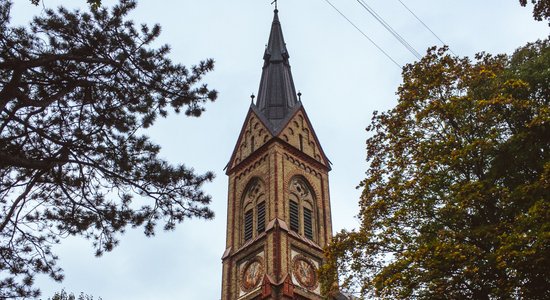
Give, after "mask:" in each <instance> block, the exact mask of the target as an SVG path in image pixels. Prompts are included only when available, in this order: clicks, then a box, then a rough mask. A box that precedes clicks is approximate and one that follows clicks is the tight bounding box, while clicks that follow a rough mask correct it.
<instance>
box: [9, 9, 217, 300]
mask: <svg viewBox="0 0 550 300" xmlns="http://www.w3.org/2000/svg"><path fill="white" fill-rule="evenodd" d="M135 6H136V3H135V1H130V0H121V1H120V3H119V4H118V5H116V6H114V7H113V8H112V9H110V10H108V9H106V8H92V9H91V11H90V12H82V11H68V10H66V9H64V8H59V9H58V10H57V11H53V10H49V9H48V10H46V11H45V12H44V13H43V15H41V16H39V17H36V18H35V19H34V20H32V22H31V23H30V25H29V26H28V27H12V26H10V22H9V21H10V17H9V14H10V9H11V3H10V2H9V1H6V0H0V252H1V255H0V298H2V299H5V298H11V297H32V296H37V295H38V294H39V290H38V289H37V288H35V287H34V286H33V279H34V276H35V275H36V274H40V273H43V274H49V276H51V277H52V278H53V279H55V280H58V281H60V280H62V279H63V274H62V270H61V269H60V268H59V267H58V266H57V264H56V260H57V257H56V256H55V254H54V253H52V250H51V245H52V244H55V243H59V242H60V240H61V239H62V238H63V237H66V236H68V235H76V236H83V237H85V238H88V239H91V240H92V241H93V246H94V247H95V250H96V254H97V255H100V254H102V253H103V252H104V251H110V250H111V249H113V247H115V246H116V245H117V243H118V241H117V233H121V232H123V231H124V230H125V229H126V228H128V227H138V226H143V227H144V230H145V234H146V235H148V236H150V235H153V234H154V230H155V228H156V226H157V224H159V223H160V224H161V225H162V226H163V227H164V229H167V230H169V229H173V228H174V226H175V225H176V224H177V223H179V222H181V221H183V220H184V219H186V218H191V217H198V218H206V219H210V218H212V217H213V212H212V211H211V210H210V209H209V208H208V204H209V203H210V201H211V199H210V196H208V195H206V194H205V193H204V192H203V191H202V189H201V185H202V184H203V183H205V182H208V181H210V180H211V179H212V178H213V174H212V173H210V172H208V173H205V174H196V173H195V172H194V171H193V170H192V169H190V168H188V167H185V166H184V165H172V164H170V163H168V162H167V161H164V160H162V159H160V158H159V157H158V153H159V149H160V147H159V146H158V145H156V144H154V143H152V142H151V141H150V140H149V139H148V138H147V137H146V136H144V135H143V134H142V132H143V130H141V129H143V128H147V127H149V126H151V125H152V124H153V123H154V121H155V119H156V118H157V117H158V116H162V117H165V116H166V115H167V114H168V112H169V110H174V111H175V112H176V113H178V112H180V111H182V110H183V111H184V112H185V114H186V115H188V116H200V114H201V113H202V112H203V111H204V106H203V105H204V104H205V103H206V102H208V101H213V100H215V99H216V95H217V93H216V91H215V90H211V89H209V88H208V87H207V86H206V85H205V84H201V81H202V78H203V76H204V75H205V74H206V73H207V72H209V71H211V70H212V69H213V65H214V63H213V61H212V60H205V61H202V62H200V63H199V64H198V65H196V66H193V67H191V68H186V67H185V66H182V65H179V64H175V63H173V62H171V61H170V60H169V59H168V58H167V54H168V52H169V47H168V46H161V47H158V48H153V47H152V46H151V43H152V42H153V41H154V40H155V39H156V38H157V37H158V35H159V33H160V27H159V26H158V25H155V26H152V27H149V26H147V25H141V26H139V27H138V26H135V25H134V24H133V22H132V21H130V20H128V19H127V15H128V13H129V12H130V11H131V10H132V9H134V8H135ZM188 143H189V144H190V145H192V143H193V142H192V141H188ZM136 198H139V200H140V201H139V202H140V203H145V204H144V205H143V206H141V204H140V205H137V204H135V202H136V201H135V200H136Z"/></svg>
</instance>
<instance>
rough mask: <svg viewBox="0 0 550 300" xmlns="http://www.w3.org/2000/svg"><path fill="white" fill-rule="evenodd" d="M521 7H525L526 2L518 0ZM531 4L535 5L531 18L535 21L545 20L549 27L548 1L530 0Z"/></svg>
mask: <svg viewBox="0 0 550 300" xmlns="http://www.w3.org/2000/svg"><path fill="white" fill-rule="evenodd" d="M519 3H520V4H521V6H526V5H527V0H519ZM531 3H532V4H534V5H535V7H534V8H533V17H534V18H535V20H537V21H542V20H544V19H546V20H547V21H548V22H549V23H548V25H550V0H531Z"/></svg>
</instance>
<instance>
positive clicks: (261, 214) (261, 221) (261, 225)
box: [256, 202, 265, 234]
mask: <svg viewBox="0 0 550 300" xmlns="http://www.w3.org/2000/svg"><path fill="white" fill-rule="evenodd" d="M257 211H258V212H257V213H258V224H257V225H256V229H257V231H258V234H260V233H262V232H264V230H265V202H261V203H259V204H258V209H257Z"/></svg>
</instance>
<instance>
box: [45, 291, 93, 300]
mask: <svg viewBox="0 0 550 300" xmlns="http://www.w3.org/2000/svg"><path fill="white" fill-rule="evenodd" d="M48 300H94V297H93V296H90V295H86V294H84V293H80V295H79V296H78V298H76V296H75V295H74V294H73V293H70V294H67V292H65V290H61V292H59V293H55V294H54V295H53V297H52V298H48ZM97 300H102V299H101V297H99V298H98V299H97Z"/></svg>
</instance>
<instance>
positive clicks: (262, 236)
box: [221, 9, 332, 300]
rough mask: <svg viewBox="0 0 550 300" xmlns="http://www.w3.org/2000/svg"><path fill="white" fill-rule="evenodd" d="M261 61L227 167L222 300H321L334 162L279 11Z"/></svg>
mask: <svg viewBox="0 0 550 300" xmlns="http://www.w3.org/2000/svg"><path fill="white" fill-rule="evenodd" d="M263 59H264V65H263V69H262V77H261V80H260V88H259V90H258V97H257V100H256V102H255V103H254V102H253V103H252V104H251V105H250V109H249V111H248V114H247V116H246V119H245V121H244V125H243V127H242V130H241V133H240V134H239V137H238V140H237V144H236V146H235V149H234V150H233V154H232V155H231V159H230V161H229V163H228V164H227V167H226V174H227V175H228V176H229V193H228V210H227V214H228V218H227V242H226V249H225V252H224V254H223V257H222V261H223V280H222V281H223V283H222V296H221V299H222V300H241V299H243V300H244V299H246V300H250V299H277V300H278V299H323V298H322V297H321V292H320V286H319V282H318V278H317V270H318V268H319V267H320V266H321V264H322V262H323V251H322V250H323V247H325V246H326V245H327V243H328V242H329V241H330V239H331V237H332V223H331V215H330V200H329V187H328V172H329V171H330V162H329V160H328V159H327V157H326V156H325V154H324V152H323V149H322V148H321V146H320V144H319V140H318V139H317V136H316V135H315V131H314V130H313V127H312V125H311V123H310V121H309V119H308V116H307V114H306V111H305V109H304V106H303V105H302V102H301V99H300V95H299V94H298V95H297V94H296V89H295V87H294V82H293V80H292V73H291V71H290V64H289V54H288V51H287V48H286V44H285V41H284V38H283V32H282V28H281V23H280V22H279V17H278V10H277V9H275V13H274V17H273V23H272V26H271V33H270V36H269V42H268V45H267V48H266V49H265V53H264V57H263Z"/></svg>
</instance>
